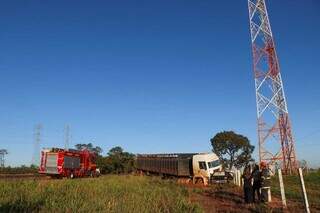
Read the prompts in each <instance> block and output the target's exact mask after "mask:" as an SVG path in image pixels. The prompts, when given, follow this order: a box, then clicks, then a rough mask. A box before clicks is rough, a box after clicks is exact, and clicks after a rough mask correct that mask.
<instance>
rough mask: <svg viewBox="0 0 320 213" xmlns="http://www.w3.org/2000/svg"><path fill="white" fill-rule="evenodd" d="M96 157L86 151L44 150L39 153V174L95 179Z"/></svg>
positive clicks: (96, 173)
mask: <svg viewBox="0 0 320 213" xmlns="http://www.w3.org/2000/svg"><path fill="white" fill-rule="evenodd" d="M95 161H96V155H95V153H93V152H90V151H88V150H82V151H78V150H72V149H68V150H64V149H60V148H51V149H44V150H43V151H42V152H41V162H40V167H39V173H40V174H45V175H48V176H52V177H68V178H74V177H86V176H91V177H96V176H99V171H98V169H97V166H96V163H95Z"/></svg>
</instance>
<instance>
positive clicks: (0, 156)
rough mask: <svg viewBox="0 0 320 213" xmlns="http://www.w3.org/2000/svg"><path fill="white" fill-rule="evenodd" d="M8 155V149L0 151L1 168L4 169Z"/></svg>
mask: <svg viewBox="0 0 320 213" xmlns="http://www.w3.org/2000/svg"><path fill="white" fill-rule="evenodd" d="M7 154H8V151H7V150H6V149H0V168H4V156H5V155H7Z"/></svg>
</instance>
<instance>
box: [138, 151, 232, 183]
mask: <svg viewBox="0 0 320 213" xmlns="http://www.w3.org/2000/svg"><path fill="white" fill-rule="evenodd" d="M136 163H137V170H138V171H139V172H140V173H142V174H143V173H147V174H157V175H162V176H165V177H169V176H171V177H177V178H179V179H185V180H187V182H188V181H190V182H191V181H192V182H193V183H202V184H204V185H207V184H209V183H212V182H226V181H228V180H229V179H231V178H232V174H231V173H228V172H225V171H222V165H221V163H220V160H219V158H218V156H217V155H216V154H214V153H178V154H139V155H137V160H136Z"/></svg>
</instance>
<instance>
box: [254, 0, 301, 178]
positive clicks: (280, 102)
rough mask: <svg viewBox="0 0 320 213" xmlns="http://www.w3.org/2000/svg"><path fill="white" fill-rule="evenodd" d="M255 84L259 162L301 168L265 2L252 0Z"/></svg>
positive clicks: (288, 169)
mask: <svg viewBox="0 0 320 213" xmlns="http://www.w3.org/2000/svg"><path fill="white" fill-rule="evenodd" d="M248 8H249V20H250V32H251V43H252V53H253V71H254V80H255V92H256V104H257V117H258V138H259V160H260V162H262V161H265V162H266V163H268V164H269V165H275V164H279V163H280V165H281V166H282V169H283V170H284V172H286V173H291V172H292V171H293V170H294V169H296V168H297V159H296V153H295V146H294V139H293V136H292V129H291V124H290V119H289V113H288V108H287V102H286V98H285V94H284V89H283V83H282V79H281V73H280V67H279V61H278V57H277V54H276V49H275V43H274V40H273V35H272V31H271V26H270V22H269V17H268V12H267V8H266V4H265V0H248Z"/></svg>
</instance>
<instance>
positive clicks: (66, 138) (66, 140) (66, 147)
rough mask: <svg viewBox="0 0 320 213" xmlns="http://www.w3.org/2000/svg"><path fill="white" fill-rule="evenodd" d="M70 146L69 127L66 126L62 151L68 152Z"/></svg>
mask: <svg viewBox="0 0 320 213" xmlns="http://www.w3.org/2000/svg"><path fill="white" fill-rule="evenodd" d="M69 145H70V126H69V125H68V124H67V125H65V127H64V149H65V150H68V149H69Z"/></svg>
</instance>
